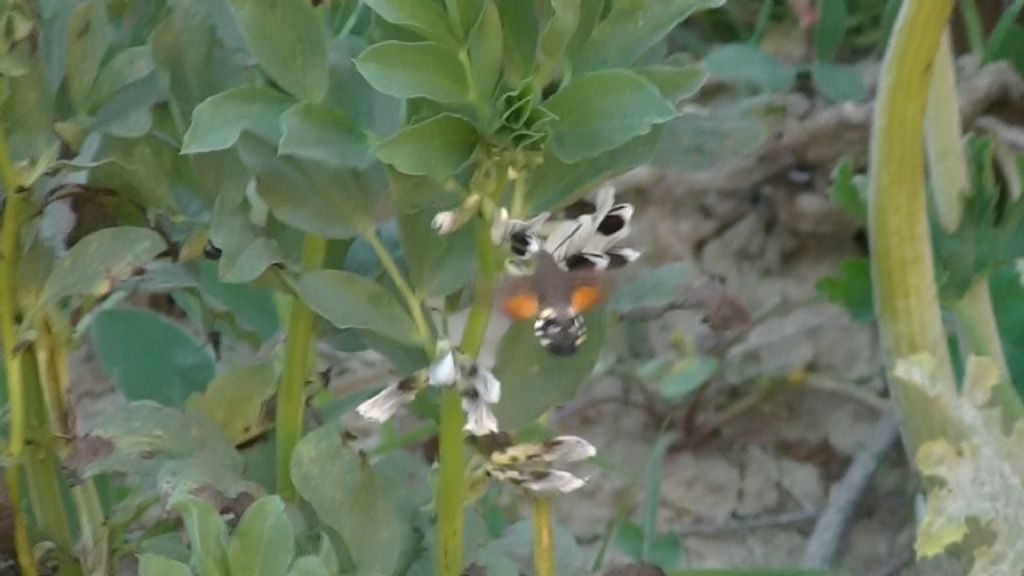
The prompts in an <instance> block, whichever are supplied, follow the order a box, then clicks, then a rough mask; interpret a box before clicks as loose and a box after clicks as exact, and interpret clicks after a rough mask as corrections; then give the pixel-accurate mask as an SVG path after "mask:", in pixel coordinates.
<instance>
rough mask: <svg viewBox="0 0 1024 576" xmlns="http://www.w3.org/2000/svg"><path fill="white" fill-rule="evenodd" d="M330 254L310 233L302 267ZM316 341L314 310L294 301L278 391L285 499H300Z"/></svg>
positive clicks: (280, 477) (281, 486) (280, 482)
mask: <svg viewBox="0 0 1024 576" xmlns="http://www.w3.org/2000/svg"><path fill="white" fill-rule="evenodd" d="M326 254H327V240H326V239H324V238H322V237H320V236H315V235H313V234H306V236H305V238H304V239H303V242H302V257H301V260H302V267H303V269H304V270H311V269H314V268H319V267H320V266H322V265H323V261H324V256H325V255H326ZM312 343H313V313H312V312H311V311H310V309H309V307H308V306H306V304H305V303H304V302H302V301H301V300H298V299H295V300H293V301H292V310H291V317H290V319H289V321H288V337H287V340H286V342H285V359H284V371H283V372H282V374H281V386H280V388H279V390H278V394H277V415H276V418H277V491H278V492H279V493H280V494H281V497H282V498H284V499H285V500H287V501H289V502H292V501H294V500H295V499H296V497H297V494H296V492H295V485H294V484H292V478H291V473H290V466H291V462H292V452H293V451H294V450H295V445H296V444H298V443H299V439H300V438H301V437H302V413H303V409H304V408H305V406H306V403H305V390H306V377H307V376H308V375H309V359H310V355H311V354H312V352H311V345H312Z"/></svg>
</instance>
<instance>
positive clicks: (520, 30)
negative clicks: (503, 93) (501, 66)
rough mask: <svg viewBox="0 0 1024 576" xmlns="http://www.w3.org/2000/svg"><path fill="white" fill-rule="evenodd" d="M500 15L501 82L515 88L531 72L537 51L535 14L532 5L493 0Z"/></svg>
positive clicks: (506, 0) (512, 0)
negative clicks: (503, 62)
mask: <svg viewBox="0 0 1024 576" xmlns="http://www.w3.org/2000/svg"><path fill="white" fill-rule="evenodd" d="M495 4H496V5H497V6H498V12H499V13H500V14H501V24H502V31H503V34H502V36H503V42H502V44H503V46H504V51H503V52H504V55H505V58H504V60H505V79H506V82H507V83H508V84H509V85H511V86H517V85H519V83H521V82H522V81H523V80H525V79H526V78H527V77H528V76H529V75H530V73H531V72H532V71H533V63H534V59H535V58H536V52H537V15H536V5H535V3H534V2H523V1H522V0H495Z"/></svg>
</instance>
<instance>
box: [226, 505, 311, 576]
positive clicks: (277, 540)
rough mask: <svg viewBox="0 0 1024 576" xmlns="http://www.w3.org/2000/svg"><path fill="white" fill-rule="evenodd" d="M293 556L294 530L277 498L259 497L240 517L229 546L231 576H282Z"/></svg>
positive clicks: (285, 572)
mask: <svg viewBox="0 0 1024 576" xmlns="http://www.w3.org/2000/svg"><path fill="white" fill-rule="evenodd" d="M294 556H295V531H294V529H293V528H292V523H291V521H289V520H288V516H287V515H286V514H285V509H284V501H283V500H281V497H280V496H266V497H264V498H260V499H259V500H257V501H256V502H255V503H253V505H252V506H250V507H249V509H248V510H246V511H245V514H243V515H242V519H241V520H240V521H239V522H238V527H237V528H235V533H234V534H233V535H232V536H231V544H230V545H229V546H228V562H229V564H230V566H231V573H232V574H251V575H252V576H285V575H286V574H287V573H288V565H289V564H291V563H292V558H293V557H294Z"/></svg>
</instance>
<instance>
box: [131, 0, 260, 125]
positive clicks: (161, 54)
mask: <svg viewBox="0 0 1024 576" xmlns="http://www.w3.org/2000/svg"><path fill="white" fill-rule="evenodd" d="M221 12H223V13H225V14H224V15H226V18H223V16H222V18H221V20H222V21H223V24H227V25H230V26H231V28H232V29H234V20H233V18H232V17H231V14H230V10H229V8H228V7H227V3H226V2H225V3H222V2H205V1H203V0H189V1H185V2H173V3H169V4H168V5H167V6H166V7H165V8H164V15H163V18H162V19H161V20H160V23H159V24H158V25H157V26H156V28H155V29H154V30H153V32H152V34H150V36H149V48H150V50H151V52H152V54H153V59H154V60H155V61H156V63H157V65H158V66H159V67H160V68H161V72H162V73H164V74H165V75H166V76H167V77H168V78H169V80H170V86H169V88H170V90H169V92H170V104H171V106H172V107H174V108H176V109H177V114H178V115H179V117H181V118H190V117H191V116H192V111H193V110H194V109H195V107H196V106H197V105H198V104H199V103H200V102H202V101H203V100H205V99H207V98H209V97H210V96H213V95H214V94H218V93H220V92H223V91H225V90H227V89H229V88H231V87H234V86H238V85H239V84H243V83H245V82H246V81H247V79H246V73H247V72H246V70H245V69H244V68H243V66H244V65H245V64H246V62H245V60H247V58H246V59H243V58H239V57H237V56H238V55H239V54H238V52H237V51H236V50H233V49H232V48H230V47H229V46H227V45H226V44H227V39H226V38H224V37H223V35H222V34H219V33H218V18H217V13H221ZM235 32H236V33H237V30H235Z"/></svg>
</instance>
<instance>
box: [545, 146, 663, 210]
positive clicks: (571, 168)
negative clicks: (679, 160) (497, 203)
mask: <svg viewBox="0 0 1024 576" xmlns="http://www.w3.org/2000/svg"><path fill="white" fill-rule="evenodd" d="M660 138H661V127H660V126H655V127H654V129H653V130H651V131H650V132H649V133H647V134H645V135H643V136H640V137H638V138H634V139H632V140H630V141H629V142H627V143H626V144H624V145H622V146H620V147H618V148H615V149H614V150H609V151H608V152H605V153H603V154H599V155H597V156H594V157H593V158H590V159H587V160H583V161H580V162H574V163H572V164H569V163H566V162H563V161H562V160H560V159H559V158H557V157H556V156H555V155H554V154H552V153H551V152H550V151H545V153H544V162H543V163H541V165H540V166H539V167H538V168H537V169H536V170H535V171H534V173H533V176H532V177H531V178H530V187H529V190H528V191H527V196H526V213H527V214H539V213H540V212H544V211H546V210H554V209H556V208H559V207H561V206H563V205H565V204H566V203H567V202H568V201H569V200H571V199H572V198H573V197H574V196H575V195H577V194H579V193H580V192H581V191H583V190H586V188H587V187H588V186H590V185H591V184H594V183H596V182H598V181H600V180H602V179H604V178H609V177H611V176H614V175H616V174H619V173H622V172H625V171H626V170H629V169H631V168H635V167H636V166H638V165H640V164H644V163H646V162H647V161H648V160H650V159H651V155H652V154H653V153H654V150H655V147H656V146H657V145H658V141H659V139H660Z"/></svg>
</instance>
